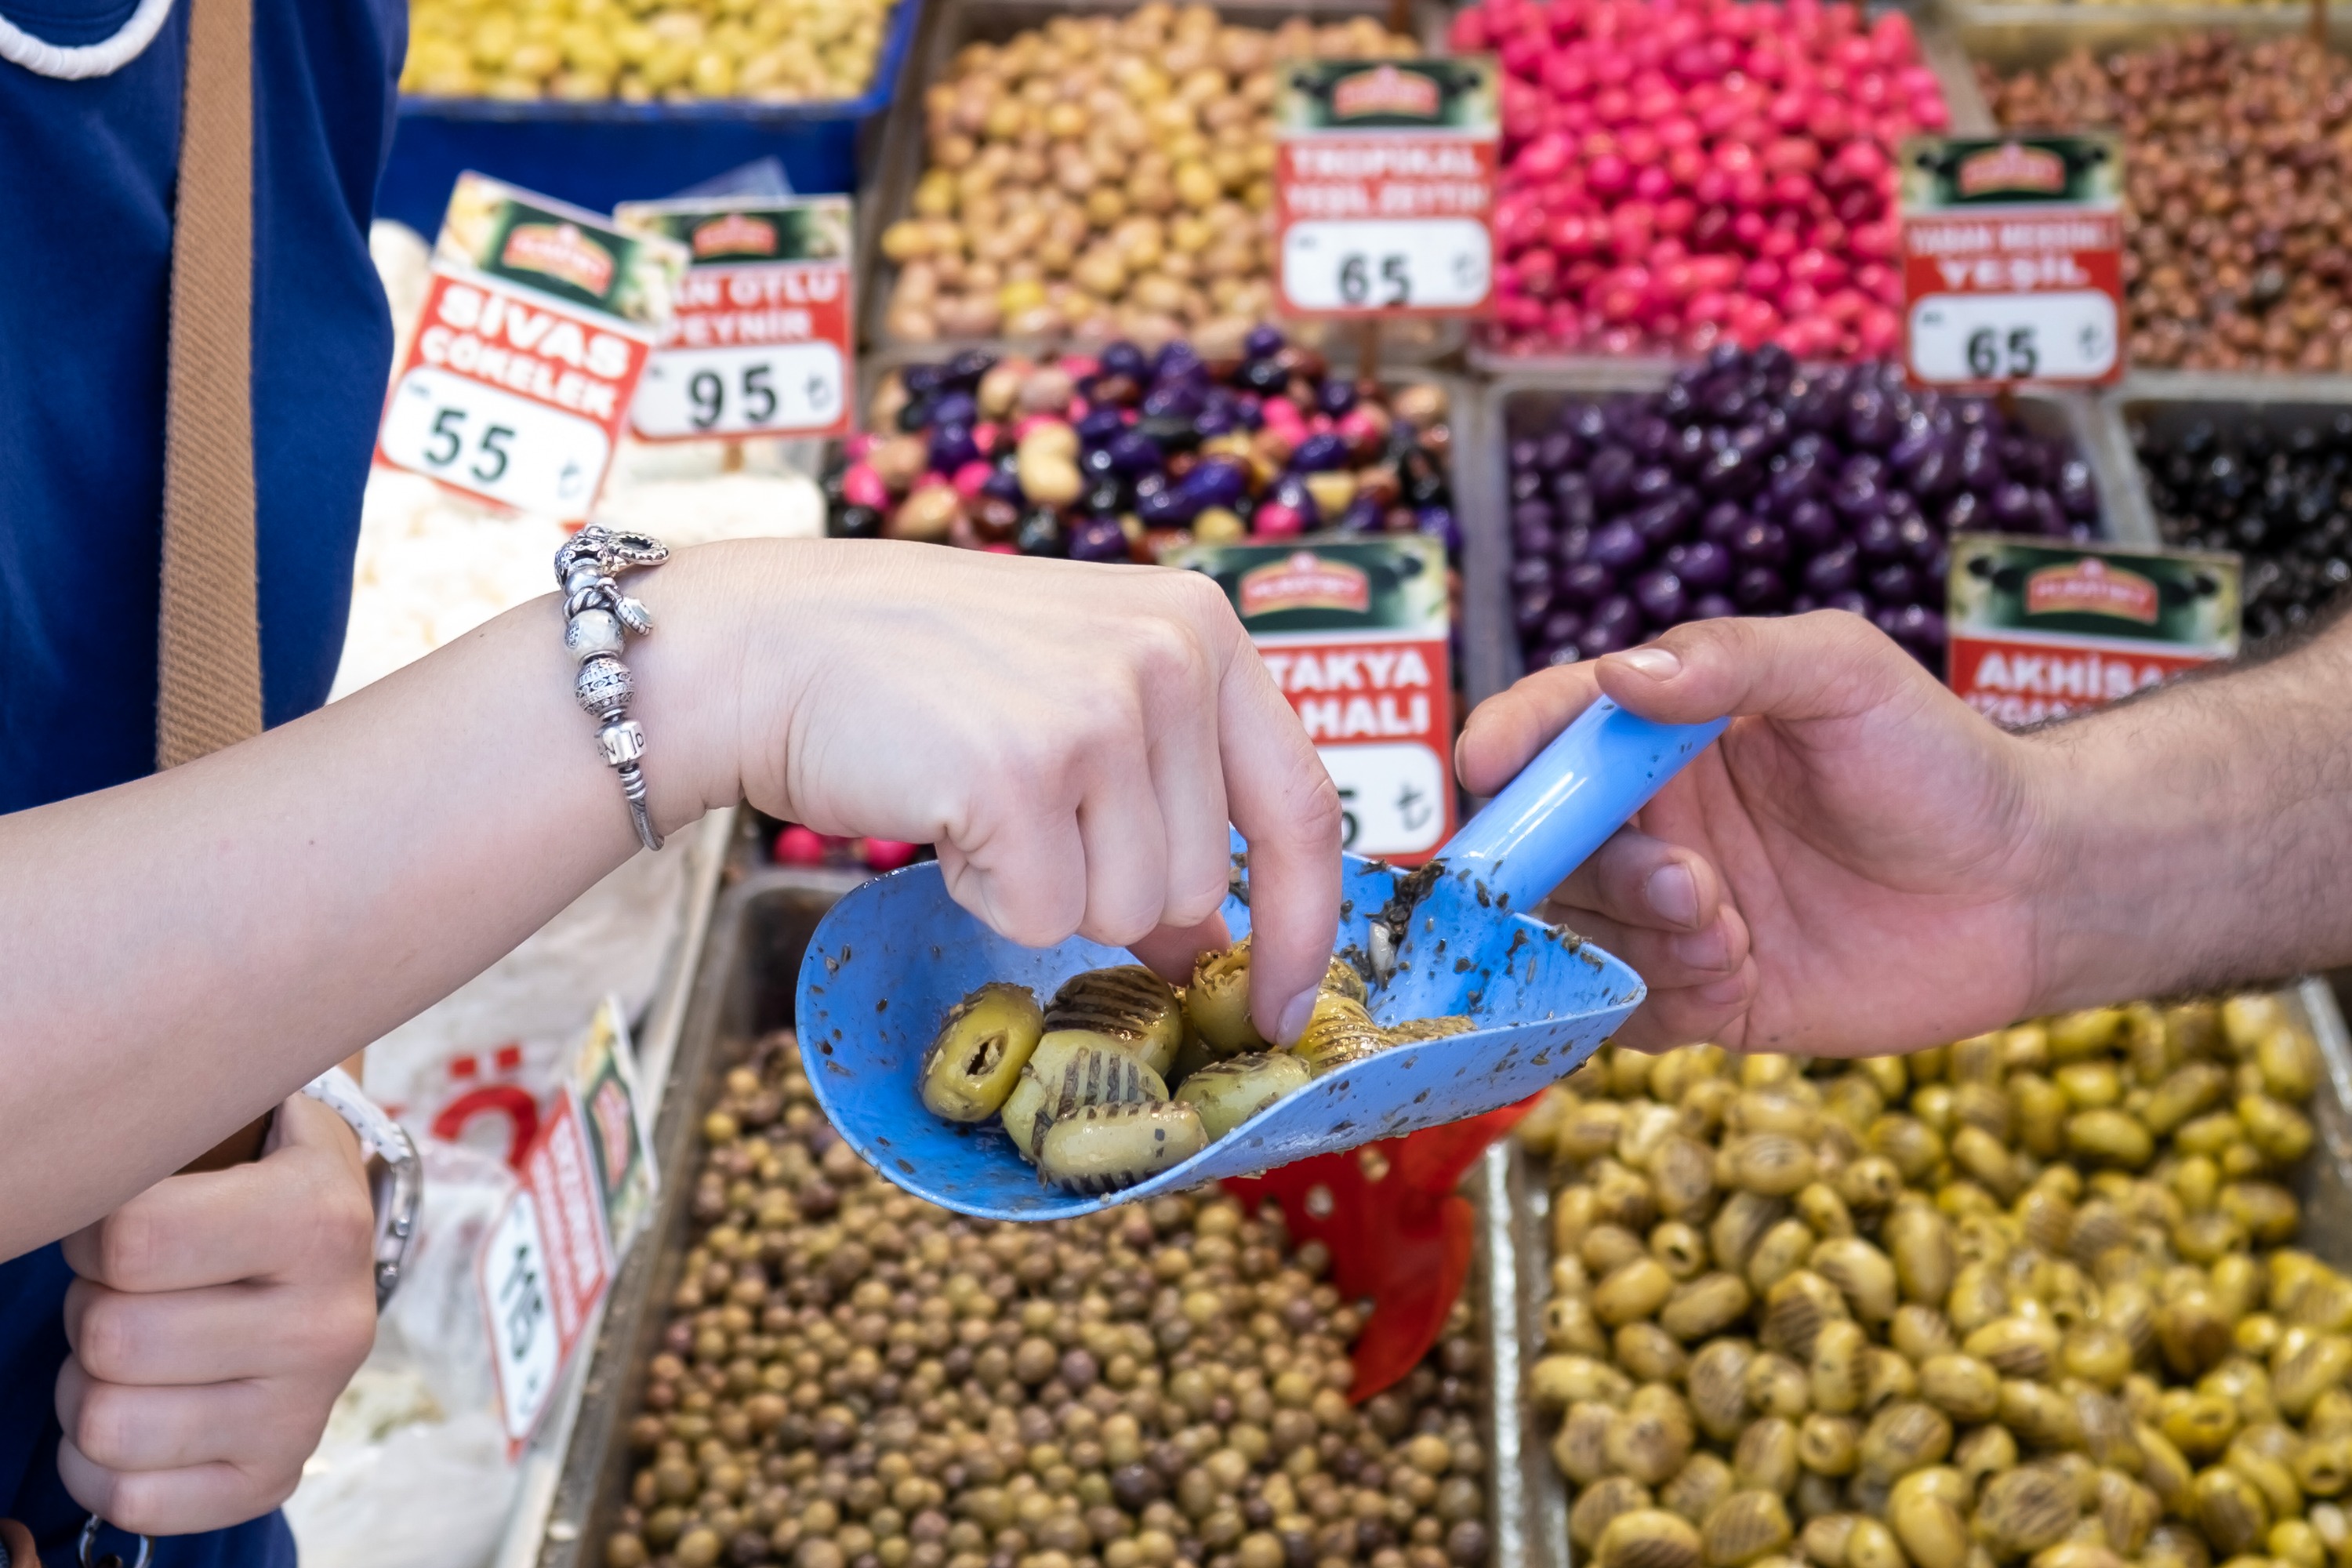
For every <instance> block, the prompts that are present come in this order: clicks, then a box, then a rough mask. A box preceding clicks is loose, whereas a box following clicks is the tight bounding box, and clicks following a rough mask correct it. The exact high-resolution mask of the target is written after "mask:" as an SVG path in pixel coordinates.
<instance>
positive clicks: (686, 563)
mask: <svg viewBox="0 0 2352 1568" xmlns="http://www.w3.org/2000/svg"><path fill="white" fill-rule="evenodd" d="M818 569H819V563H818V561H817V560H815V559H814V557H813V555H812V552H809V551H808V550H807V549H806V546H805V542H795V541H785V540H745V541H738V542H728V543H721V544H706V545H698V546H696V547H695V548H693V549H690V550H682V551H679V552H677V554H675V555H674V556H672V557H671V558H670V560H669V562H668V563H667V564H666V565H664V566H661V567H659V568H656V569H654V570H651V571H646V572H640V573H636V574H632V575H631V576H629V577H628V578H627V579H626V580H625V582H624V584H623V586H624V587H625V589H626V591H627V592H629V593H631V594H633V595H635V596H636V597H637V598H638V599H639V600H640V601H642V602H643V603H644V605H646V608H647V609H648V610H649V611H651V612H652V614H653V617H654V630H653V632H652V634H651V635H650V636H646V637H639V638H635V639H633V640H632V642H631V643H630V646H629V651H628V662H629V666H630V668H631V670H632V672H633V673H634V674H635V677H636V698H635V714H636V717H637V720H638V721H639V722H640V723H641V724H643V725H644V727H645V731H646V760H645V773H646V801H647V805H648V807H649V808H650V810H651V812H652V815H653V819H654V824H655V826H656V829H657V830H658V831H660V832H662V833H664V834H668V833H673V832H676V831H677V830H678V829H680V828H682V827H685V826H688V825H689V824H691V823H693V822H694V821H696V820H697V819H698V818H699V817H700V816H702V815H703V814H704V813H705V812H707V811H711V810H715V809H717V808H719V807H720V806H724V805H733V804H734V803H735V802H736V801H737V800H739V799H740V798H741V797H742V794H743V771H744V770H743V763H744V759H743V756H742V746H743V736H744V734H745V732H746V731H747V729H749V728H751V727H752V726H753V725H757V726H759V727H762V728H764V727H767V726H771V725H772V726H776V727H778V729H777V732H782V726H784V725H785V724H786V723H788V721H789V716H788V714H787V713H785V712H784V711H782V710H776V711H770V710H772V709H777V708H778V702H777V697H778V694H779V693H781V692H782V691H784V690H786V689H788V688H787V685H786V684H785V683H784V682H783V681H782V680H780V679H779V678H780V677H784V676H787V675H788V672H787V671H784V670H781V669H779V668H775V659H774V656H775V655H776V654H777V653H779V652H780V651H782V652H788V651H789V649H790V647H791V643H790V640H789V639H779V638H777V637H766V638H764V639H763V651H764V653H765V655H766V656H767V657H765V658H761V659H757V660H755V659H753V658H751V654H750V648H751V641H752V633H753V629H754V627H755V626H771V627H774V626H792V625H793V622H794V609H795V605H796V604H797V602H798V601H799V599H800V598H801V596H802V595H803V593H804V592H805V590H806V587H807V584H808V582H809V579H810V578H811V577H812V576H813V575H814V574H815V573H816V571H817V570H818ZM560 629H561V628H560V626H559V627H558V628H557V635H558V636H559V637H560ZM583 747H584V748H585V749H586V750H588V751H589V752H591V753H592V754H593V747H587V746H586V742H585V741H583ZM615 795H616V798H617V795H618V790H617V786H616V788H615ZM615 809H616V811H617V810H618V809H619V808H618V807H617V806H616V808H615ZM622 815H623V817H624V820H625V813H623V814H622Z"/></svg>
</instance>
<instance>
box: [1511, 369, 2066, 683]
mask: <svg viewBox="0 0 2352 1568" xmlns="http://www.w3.org/2000/svg"><path fill="white" fill-rule="evenodd" d="M1508 458H1509V465H1510V475H1509V484H1510V489H1509V505H1510V525H1511V541H1512V556H1513V560H1512V565H1511V579H1510V580H1511V591H1512V595H1513V613H1514V615H1515V616H1516V619H1517V627H1518V633H1519V637H1520V639H1521V644H1522V646H1523V647H1524V648H1525V650H1526V653H1527V658H1528V665H1529V666H1530V668H1533V667H1538V666H1541V665H1546V664H1565V663H1569V662H1570V661H1572V660H1575V659H1578V658H1593V657H1596V656H1598V655H1601V654H1604V653H1611V652H1614V651H1615V650H1617V649H1619V648H1622V647H1632V646H1633V645H1634V644H1636V643H1638V642H1641V641H1643V639H1644V638H1647V637H1654V636H1655V635H1656V634H1657V633H1659V632H1662V631H1664V630H1665V629H1666V628H1667V627H1669V626H1677V625H1679V624H1681V623H1682V622H1685V621H1690V620H1700V619H1704V618H1706V617H1708V616H1729V615H1779V614H1784V613H1786V614H1795V613H1799V612H1802V611H1805V610H1812V609H1820V608H1832V609H1845V610H1851V611H1853V613H1855V614H1856V615H1861V616H1868V617H1869V618H1870V619H1871V620H1872V621H1874V623H1876V625H1877V626H1879V628H1880V629H1881V630H1883V631H1885V633H1886V634H1887V635H1888V636H1890V637H1894V638H1895V639H1896V640H1897V641H1899V642H1901V643H1902V644H1903V645H1904V646H1905V647H1908V648H1909V649H1910V650H1911V651H1912V652H1913V653H1915V654H1916V655H1918V656H1919V657H1920V658H1922V659H1925V660H1927V661H1928V662H1930V663H1936V662H1939V661H1940V660H1941V658H1942V657H1943V649H1944V616H1943V605H1944V569H1945V563H1946V541H1947V539H1948V537H1949V535H1950V534H1952V533H1954V532H1957V531H1961V530H1975V531H1995V532H2003V533H2029V534H2048V535H2051V536H2053V537H2074V538H2088V537H2089V536H2090V535H2091V533H2092V531H2093V530H2094V525H2095V522H2096V520H2097V518H2098V514H2099V496H2098V490H2097V487H2096V485H2095V483H2094V481H2093V479H2092V475H2091V468H2090V465H2089V463H2088V462H2086V461H2085V460H2084V458H2082V457H2080V456H2079V455H2078V454H2075V453H2074V452H2072V451H2070V450H2069V449H2068V447H2067V446H2066V444H2065V443H2064V442H2063V441H2058V440H2053V439H2051V438H2050V437H2045V436H2042V435H2039V434H2037V433H2035V432H2033V431H2032V430H2030V429H2027V428H2026V427H2025V426H2023V425H2021V424H2020V423H2019V422H2017V421H2015V420H2013V419H2010V418H2005V417H2003V416H2002V415H2001V414H2000V412H1999V410H1998V409H1997V408H1996V407H1995V405H1993V404H1992V403H1990V402H1989V401H1987V400H1985V399H1982V398H1975V397H1952V396H1947V395H1943V394H1940V393H1937V392H1932V391H1921V390H1918V389H1916V388H1912V387H1909V386H1906V384H1904V380H1903V373H1902V370H1901V368H1900V367H1899V366H1895V365H1892V364H1887V365H1863V366H1852V367H1849V366H1843V365H1832V366H1829V367H1826V368H1821V369H1811V368H1801V367H1800V366H1799V365H1798V363H1797V362H1796V361H1795V360H1793V359H1792V358H1790V355H1789V354H1788V353H1785V352H1784V351H1782V350H1780V349H1779V348H1775V347H1770V346H1767V347H1765V348H1761V349H1758V350H1756V351H1755V352H1753V353H1748V352H1746V351H1743V350H1741V349H1738V348H1737V347H1732V346H1725V347H1722V348H1718V349H1717V350H1716V351H1715V352H1714V353H1711V354H1709V355H1708V356H1707V357H1706V359H1705V360H1703V361H1700V362H1699V363H1695V364H1691V365H1687V366H1685V367H1684V368H1682V369H1680V370H1677V371H1676V372H1675V374H1674V377H1673V379H1672V380H1671V381H1669V382H1668V383H1667V384H1666V387H1665V389H1664V391H1662V392H1657V393H1651V394H1638V395H1637V394H1623V395H1617V396H1613V397H1609V398H1606V399H1601V400H1571V401H1570V402H1568V403H1566V404H1564V405H1561V406H1560V408H1559V411H1558V414H1557V416H1555V417H1554V418H1553V419H1551V420H1550V421H1549V423H1547V424H1543V425H1541V426H1529V427H1528V428H1523V429H1522V428H1514V429H1513V430H1511V432H1510V437H1509V453H1508Z"/></svg>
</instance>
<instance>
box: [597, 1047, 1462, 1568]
mask: <svg viewBox="0 0 2352 1568" xmlns="http://www.w3.org/2000/svg"><path fill="white" fill-rule="evenodd" d="M802 1069H803V1058H802V1057H801V1054H800V1051H799V1048H798V1047H797V1045H796V1043H795V1042H794V1040H793V1037H792V1035H791V1034H790V1033H789V1032H786V1033H782V1034H778V1035H772V1036H770V1037H766V1038H765V1039H763V1040H761V1042H759V1044H758V1046H757V1047H755V1048H754V1050H753V1053H752V1057H751V1060H750V1061H749V1062H747V1063H746V1064H745V1065H743V1066H741V1067H739V1068H735V1069H734V1070H733V1071H731V1072H730V1073H729V1074H728V1075H727V1079H726V1082H725V1086H724V1093H723V1094H722V1096H721V1097H720V1099H719V1102H718V1104H717V1105H716V1106H714V1107H713V1108H712V1109H711V1110H710V1112H709V1115H707V1116H706V1117H705V1118H704V1120H703V1123H702V1133H703V1143H702V1147H701V1148H700V1150H699V1151H698V1155H697V1157H698V1161H699V1165H700V1168H699V1170H698V1171H697V1172H695V1173H692V1175H691V1179H692V1180H693V1182H694V1187H693V1200H692V1204H693V1228H692V1233H691V1235H689V1236H687V1237H679V1238H677V1240H678V1241H681V1242H683V1244H684V1245H685V1247H686V1253H685V1257H684V1258H682V1259H681V1260H680V1264H679V1269H678V1279H677V1288H676V1289H675V1290H674V1291H673V1293H672V1294H671V1296H670V1299H669V1302H668V1313H667V1321H666V1322H665V1324H664V1327H663V1331H662V1335H661V1338H660V1341H659V1342H658V1344H657V1347H656V1350H655V1352H654V1353H653V1354H652V1355H650V1356H649V1357H648V1360H647V1364H646V1369H645V1378H644V1384H643V1393H642V1394H641V1395H640V1396H639V1405H638V1407H637V1410H636V1413H635V1415H633V1416H632V1417H631V1419H630V1422H629V1426H628V1442H629V1447H630V1449H631V1452H632V1463H631V1465H630V1468H629V1472H628V1476H627V1479H626V1482H625V1487H626V1490H625V1496H624V1497H623V1498H622V1499H620V1500H616V1506H615V1507H614V1509H613V1510H612V1520H611V1525H610V1530H609V1531H608V1532H607V1533H606V1534H605V1536H604V1541H603V1542H602V1546H603V1551H602V1553H601V1556H592V1558H591V1561H592V1562H597V1563H601V1564H602V1568H720V1565H721V1564H726V1565H730V1568H756V1565H758V1564H761V1563H775V1564H780V1565H781V1564H789V1565H790V1568H1180V1565H1181V1568H1318V1565H1323V1568H1485V1564H1486V1562H1487V1559H1488V1556H1489V1553H1490V1550H1491V1547H1492V1545H1493V1542H1492V1541H1491V1538H1490V1535H1489V1531H1488V1529H1487V1523H1486V1450H1485V1446H1484V1444H1483V1443H1482V1442H1481V1440H1480V1438H1479V1435H1478V1415H1477V1413H1478V1411H1479V1409H1480V1407H1481V1405H1482V1404H1483V1403H1484V1401H1485V1399H1486V1368H1485V1363H1484V1359H1483V1355H1484V1352H1483V1348H1482V1347H1481V1345H1480V1343H1479V1340H1478V1334H1477V1326H1476V1323H1475V1321H1474V1319H1473V1317H1472V1314H1471V1310H1470V1307H1469V1304H1468V1302H1466V1301H1457V1302H1456V1303H1455V1304H1454V1309H1453V1311H1452V1313H1451V1315H1450V1316H1449V1317H1448V1318H1447V1320H1446V1324H1445V1330H1444V1335H1443V1337H1442V1338H1441V1339H1440V1340H1439V1342H1438V1343H1437V1346H1436V1348H1434V1349H1433V1350H1432V1351H1431V1352H1429V1354H1428V1356H1427V1357H1426V1359H1425V1360H1424V1361H1423V1363H1422V1364H1421V1365H1420V1366H1418V1367H1416V1368H1414V1369H1413V1371H1412V1373H1410V1374H1409V1375H1408V1376H1407V1377H1405V1379H1404V1380H1403V1381H1402V1382H1401V1383H1399V1384H1396V1385H1395V1386H1394V1387H1392V1388H1391V1389H1389V1390H1387V1391H1386V1392H1385V1393H1381V1394H1374V1395H1373V1396H1372V1397H1371V1398H1370V1399H1367V1400H1365V1401H1364V1402H1363V1403H1362V1404H1361V1405H1352V1404H1350V1403H1349V1400H1348V1398H1347V1394H1346V1390H1347V1389H1348V1388H1349V1385H1350V1384H1351V1383H1352V1381H1353V1379H1354V1375H1355V1373H1354V1369H1353V1366H1352V1364H1351V1363H1350V1362H1349V1344H1350V1343H1351V1342H1353V1341H1354V1339H1355V1338H1356V1335H1357V1333H1358V1332H1359V1331H1360V1330H1361V1328H1362V1326H1363V1315H1362V1313H1361V1312H1360V1311H1359V1310H1358V1309H1357V1308H1356V1307H1355V1306H1354V1305H1352V1304H1349V1303H1348V1302H1346V1301H1343V1300H1341V1298H1340V1294H1339V1289H1337V1288H1336V1287H1335V1286H1333V1285H1331V1284H1330V1283H1328V1281H1326V1280H1325V1279H1323V1278H1322V1277H1323V1275H1324V1274H1325V1273H1326V1272H1327V1271H1328V1268H1329V1265H1330V1253H1329V1252H1328V1250H1327V1249H1326V1248H1325V1247H1324V1245H1323V1244H1322V1243H1321V1242H1319V1241H1311V1240H1310V1241H1307V1242H1305V1243H1303V1244H1300V1245H1297V1246H1293V1245H1292V1243H1291V1241H1290V1238H1289V1237H1288V1235H1287V1234H1286V1229H1285V1226H1284V1225H1283V1221H1282V1215H1281V1211H1280V1210H1279V1209H1278V1208H1275V1207H1272V1206H1268V1207H1267V1208H1266V1209H1265V1210H1264V1211H1263V1212H1262V1213H1259V1214H1255V1215H1253V1214H1249V1213H1246V1212H1244V1209H1243V1207H1242V1205H1240V1204H1239V1203H1237V1202H1236V1201H1235V1200H1234V1198H1233V1197H1232V1196H1230V1195H1228V1194H1224V1193H1222V1192H1219V1191H1216V1190H1215V1189H1213V1188H1203V1189H1201V1190H1200V1191H1198V1192H1193V1193H1187V1194H1182V1195H1181V1196H1176V1197H1164V1198H1159V1199H1155V1200H1154V1201H1152V1202H1150V1203H1141V1204H1131V1205H1127V1206H1125V1207H1122V1208H1117V1209H1107V1210H1104V1211H1102V1212H1101V1213H1098V1214H1091V1215H1086V1216H1084V1217H1083V1218H1079V1219H1072V1220H1062V1221H1056V1222H1054V1223H1051V1224H1045V1225H993V1224H989V1223H986V1222H984V1221H975V1220H970V1219H966V1218H963V1217H962V1216H961V1215H954V1214H950V1213H949V1212H948V1211H947V1210H945V1209H942V1208H938V1207H935V1206H933V1205H930V1204H928V1203H925V1202H923V1201H922V1200H921V1199H919V1198H917V1197H915V1196H913V1195H912V1194H908V1193H902V1192H900V1191H899V1190H898V1188H896V1187H893V1186H891V1185H890V1184H888V1183H887V1182H885V1181H883V1180H882V1178H881V1177H880V1176H878V1175H877V1174H876V1173H874V1172H873V1171H872V1170H871V1169H870V1168H869V1167H867V1166H866V1164H865V1163H864V1162H862V1161H861V1160H859V1159H858V1158H857V1156H856V1153H855V1152H852V1151H851V1149H850V1147H849V1145H848V1144H847V1143H845V1142H842V1141H841V1139H840V1138H839V1137H838V1136H837V1135H836V1134H835V1132H834V1131H833V1129H832V1127H831V1126H830V1125H828V1124H827V1123H826V1121H824V1117H823V1116H822V1115H821V1114H819V1113H818V1110H817V1109H816V1105H815V1097H814V1093H813V1092H812V1091H811V1089H810V1088H809V1080H808V1076H807V1074H806V1073H805V1072H803V1070H802ZM682 1174H683V1173H682Z"/></svg>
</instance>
